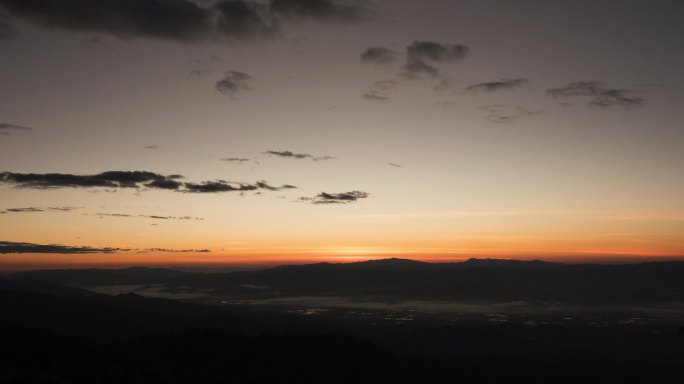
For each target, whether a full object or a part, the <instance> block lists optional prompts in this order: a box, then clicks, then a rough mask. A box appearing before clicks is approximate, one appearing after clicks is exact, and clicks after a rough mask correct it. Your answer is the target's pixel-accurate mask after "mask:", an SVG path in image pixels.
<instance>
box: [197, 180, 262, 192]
mask: <svg viewBox="0 0 684 384" xmlns="http://www.w3.org/2000/svg"><path fill="white" fill-rule="evenodd" d="M256 189H257V187H256V186H254V185H250V184H237V185H236V184H231V183H228V182H226V181H205V182H203V183H199V184H196V183H185V192H190V193H217V192H234V191H254V190H256Z"/></svg>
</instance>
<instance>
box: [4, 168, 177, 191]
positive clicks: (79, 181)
mask: <svg viewBox="0 0 684 384" xmlns="http://www.w3.org/2000/svg"><path fill="white" fill-rule="evenodd" d="M180 178H182V176H180V175H171V176H164V175H160V174H157V173H152V172H144V171H109V172H102V173H99V174H96V175H72V174H65V173H44V174H38V173H13V172H2V173H0V183H5V184H14V185H16V186H17V187H19V188H38V189H41V188H61V187H70V188H79V187H80V188H89V187H108V188H139V187H141V186H145V187H149V188H161V189H178V188H179V187H180V185H181V183H180V182H178V181H176V179H180Z"/></svg>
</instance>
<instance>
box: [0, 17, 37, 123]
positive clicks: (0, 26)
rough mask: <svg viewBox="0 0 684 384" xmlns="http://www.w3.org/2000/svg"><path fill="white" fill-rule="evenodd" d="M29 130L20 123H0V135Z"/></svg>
mask: <svg viewBox="0 0 684 384" xmlns="http://www.w3.org/2000/svg"><path fill="white" fill-rule="evenodd" d="M0 31H1V26H0ZM31 130H32V129H31V128H29V127H24V126H22V125H16V124H6V123H0V135H4V136H7V135H9V134H10V133H11V132H12V131H31Z"/></svg>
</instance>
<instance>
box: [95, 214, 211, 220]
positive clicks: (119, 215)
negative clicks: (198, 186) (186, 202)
mask: <svg viewBox="0 0 684 384" xmlns="http://www.w3.org/2000/svg"><path fill="white" fill-rule="evenodd" d="M93 216H100V217H124V218H136V217H139V218H144V219H154V220H198V221H201V220H204V218H203V217H193V216H161V215H133V214H127V213H102V212H98V213H94V214H93Z"/></svg>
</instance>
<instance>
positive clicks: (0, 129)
mask: <svg viewBox="0 0 684 384" xmlns="http://www.w3.org/2000/svg"><path fill="white" fill-rule="evenodd" d="M16 131H32V129H31V128H29V127H24V126H23V125H17V124H7V123H0V135H3V136H8V135H10V134H11V133H12V132H16Z"/></svg>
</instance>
